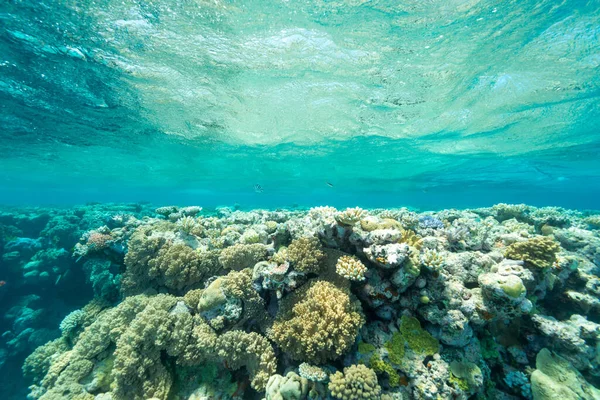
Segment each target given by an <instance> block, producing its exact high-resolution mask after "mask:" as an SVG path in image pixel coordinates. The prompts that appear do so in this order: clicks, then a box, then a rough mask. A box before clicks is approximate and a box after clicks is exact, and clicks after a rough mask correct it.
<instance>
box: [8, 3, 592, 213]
mask: <svg viewBox="0 0 600 400" xmlns="http://www.w3.org/2000/svg"><path fill="white" fill-rule="evenodd" d="M0 18H1V22H2V23H1V24H0V29H1V30H2V35H1V37H0V54H2V57H1V60H0V78H1V79H0V96H1V98H0V104H1V105H2V107H1V109H0V110H1V111H0V118H1V123H2V127H3V128H2V131H1V132H0V135H2V136H1V137H0V139H1V140H0V155H1V157H0V185H1V187H2V193H3V196H2V202H3V203H12V204H15V203H16V204H22V203H30V204H31V203H38V202H46V203H47V202H50V203H70V204H72V203H74V202H75V203H77V202H79V203H80V202H85V201H111V200H112V201H138V200H148V201H156V202H158V203H164V202H179V203H189V204H198V203H202V204H212V205H216V204H233V203H236V202H237V203H240V204H243V205H247V206H287V205H292V204H302V205H308V206H310V205H315V204H325V203H326V204H332V205H355V204H360V205H365V206H366V205H370V206H389V205H398V204H401V205H414V206H424V207H429V208H432V207H435V208H443V207H448V206H455V207H461V206H462V207H465V206H482V205H490V204H493V203H497V202H502V201H504V202H527V203H530V204H538V205H563V206H567V207H580V208H591V207H593V206H594V205H597V201H596V200H595V199H597V198H598V194H599V190H600V189H599V188H600V178H599V173H598V171H599V170H600V161H598V160H599V159H598V157H597V154H598V152H599V150H600V136H599V135H598V131H599V129H600V125H599V124H600V110H599V106H598V105H599V100H598V98H599V97H598V96H599V95H600V87H599V85H600V77H599V72H598V71H599V64H600V55H599V54H600V37H599V35H600V27H599V24H598V20H600V6H599V5H598V3H597V2H595V1H562V2H556V1H550V0H549V1H502V2H500V1H400V2H398V1H302V2H294V1H192V0H186V1H183V0H182V1H158V0H157V1H131V0H128V1H120V0H119V1H109V0H103V1H95V2H74V1H58V0H57V1H42V2H38V1H17V0H12V1H7V2H3V5H2V6H1V9H0ZM327 182H329V183H331V184H333V187H331V186H330V185H328V184H327ZM256 184H259V185H261V186H262V187H263V188H264V192H263V193H261V194H260V196H259V195H257V194H255V192H254V190H253V187H254V185H256Z"/></svg>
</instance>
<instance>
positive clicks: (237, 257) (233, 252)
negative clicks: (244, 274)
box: [219, 243, 267, 271]
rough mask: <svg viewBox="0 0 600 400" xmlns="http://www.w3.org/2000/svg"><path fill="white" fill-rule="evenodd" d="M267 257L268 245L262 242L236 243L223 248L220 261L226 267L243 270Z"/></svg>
mask: <svg viewBox="0 0 600 400" xmlns="http://www.w3.org/2000/svg"><path fill="white" fill-rule="evenodd" d="M266 258H267V247H266V246H265V245H263V244H260V243H254V244H235V245H233V246H231V247H227V248H225V249H223V251H222V252H221V256H220V257H219V261H220V262H221V264H222V265H223V267H224V268H226V269H233V270H236V271H241V270H242V269H244V268H252V267H254V264H256V263H257V262H259V261H263V260H265V259H266Z"/></svg>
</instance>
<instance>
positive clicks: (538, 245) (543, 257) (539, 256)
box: [504, 236, 560, 268]
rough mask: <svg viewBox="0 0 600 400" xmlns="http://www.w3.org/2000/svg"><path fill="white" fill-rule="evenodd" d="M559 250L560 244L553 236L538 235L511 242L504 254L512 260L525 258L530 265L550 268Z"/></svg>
mask: <svg viewBox="0 0 600 400" xmlns="http://www.w3.org/2000/svg"><path fill="white" fill-rule="evenodd" d="M559 250H560V246H559V245H558V243H556V242H555V241H554V240H553V239H552V238H550V237H547V236H538V237H535V238H532V239H529V240H526V241H524V242H516V243H513V244H511V245H510V246H508V247H507V249H506V253H505V254H504V255H505V256H506V258H510V259H512V260H523V261H525V264H526V265H528V266H533V267H537V268H550V267H551V266H552V264H553V263H554V262H555V261H556V254H557V253H558V252H559Z"/></svg>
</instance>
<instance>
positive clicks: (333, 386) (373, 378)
mask: <svg viewBox="0 0 600 400" xmlns="http://www.w3.org/2000/svg"><path fill="white" fill-rule="evenodd" d="M330 379H331V381H330V382H329V391H330V392H331V396H332V397H333V398H335V399H341V400H379V399H381V387H380V386H379V384H378V383H377V375H376V374H375V372H374V371H373V370H372V369H370V368H368V367H366V366H364V365H352V366H350V367H347V368H344V373H341V372H339V371H338V372H336V373H335V374H333V375H331V377H330Z"/></svg>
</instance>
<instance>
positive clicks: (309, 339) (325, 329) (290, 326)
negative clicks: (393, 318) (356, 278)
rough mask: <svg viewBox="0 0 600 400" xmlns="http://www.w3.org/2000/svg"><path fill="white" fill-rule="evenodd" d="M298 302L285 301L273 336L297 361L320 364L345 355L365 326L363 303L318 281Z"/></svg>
mask: <svg viewBox="0 0 600 400" xmlns="http://www.w3.org/2000/svg"><path fill="white" fill-rule="evenodd" d="M294 295H295V296H294V297H295V298H296V299H297V301H294V300H292V299H288V298H286V299H284V301H283V302H282V306H281V310H280V311H279V314H278V316H277V319H276V321H275V323H274V324H273V327H272V329H271V331H270V336H271V338H272V339H273V341H275V342H276V343H277V344H278V345H279V346H280V347H281V348H282V349H283V350H284V351H285V352H287V353H289V354H290V356H291V357H292V358H293V359H295V360H302V361H308V362H314V363H320V362H324V361H328V360H333V359H336V358H338V357H339V356H341V355H342V354H344V352H345V351H346V350H348V349H349V348H350V346H351V345H352V344H353V343H354V340H355V338H356V335H357V334H358V329H359V328H360V327H361V326H362V324H363V323H364V317H363V315H362V310H361V307H360V302H358V301H357V300H356V299H353V298H352V297H351V296H350V295H349V294H348V293H346V292H345V291H343V290H341V289H338V288H337V287H335V286H334V285H333V284H331V283H329V282H325V281H317V282H314V283H313V284H311V285H310V287H309V288H308V289H307V290H305V291H304V293H303V294H296V293H294Z"/></svg>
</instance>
